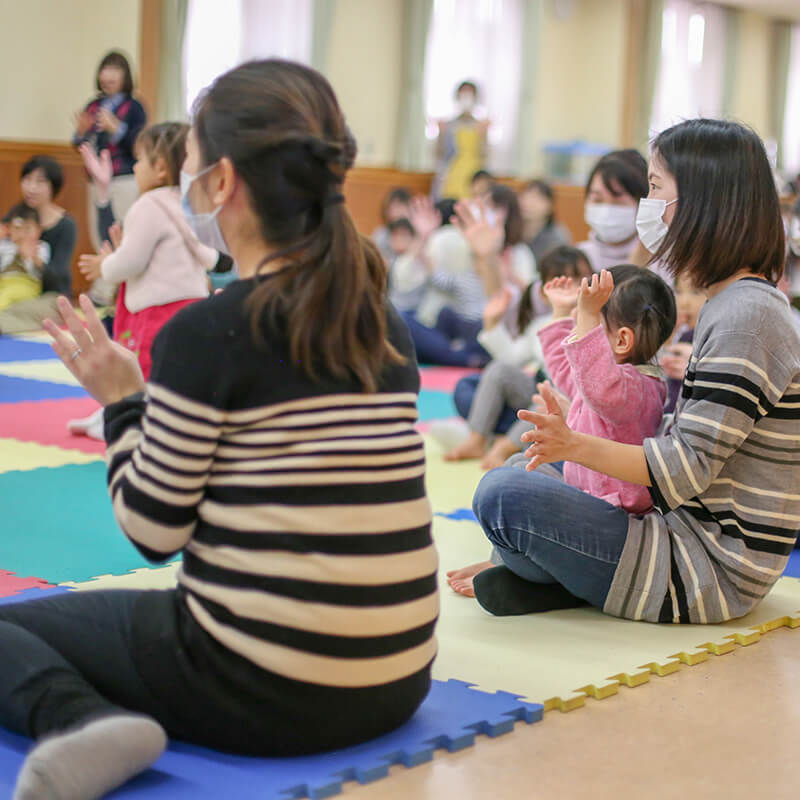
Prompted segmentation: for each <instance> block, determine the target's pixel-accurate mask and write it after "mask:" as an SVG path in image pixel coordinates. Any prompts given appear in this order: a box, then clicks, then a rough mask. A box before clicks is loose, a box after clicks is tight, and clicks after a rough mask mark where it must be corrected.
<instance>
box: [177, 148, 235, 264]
mask: <svg viewBox="0 0 800 800" xmlns="http://www.w3.org/2000/svg"><path fill="white" fill-rule="evenodd" d="M215 166H216V163H214V164H212V165H211V166H209V167H206V168H205V169H203V170H201V171H200V172H198V173H197V174H196V175H190V174H189V173H188V172H184V171H183V170H181V210H182V211H183V216H184V217H186V222H188V223H189V227H190V228H191V229H192V230H193V231H194V235H195V236H196V237H197V240H198V241H199V242H200V243H201V244H204V245H206V246H208V247H211V248H212V249H214V250H216V251H218V252H220V253H224V254H225V255H230V253H229V252H228V245H226V244H225V239H224V237H223V236H222V231H221V230H220V229H219V222H218V221H217V216H218V215H219V212H220V211H222V206H217V207H216V208H215V209H214V210H213V211H208V212H206V213H204V214H195V212H194V211H192V206H191V204H190V203H189V189H191V188H192V184H193V183H194V182H195V181H196V180H197V179H198V178H199V177H200V176H201V175H205V174H206V172H208V171H209V170H212V169H214V167H215Z"/></svg>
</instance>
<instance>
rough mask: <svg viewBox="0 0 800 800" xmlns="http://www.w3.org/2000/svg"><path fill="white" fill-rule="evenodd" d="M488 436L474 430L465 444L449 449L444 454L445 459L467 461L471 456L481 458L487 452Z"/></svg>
mask: <svg viewBox="0 0 800 800" xmlns="http://www.w3.org/2000/svg"><path fill="white" fill-rule="evenodd" d="M486 444H487V443H486V437H485V436H481V435H480V434H479V433H475V432H474V431H473V432H472V433H470V435H469V439H467V441H466V442H464V444H460V445H458V447H454V448H453V449H452V450H448V451H447V452H446V453H445V454H444V460H445V461H465V460H466V459H469V458H480V457H481V456H482V455H483V454H484V453H485V452H486Z"/></svg>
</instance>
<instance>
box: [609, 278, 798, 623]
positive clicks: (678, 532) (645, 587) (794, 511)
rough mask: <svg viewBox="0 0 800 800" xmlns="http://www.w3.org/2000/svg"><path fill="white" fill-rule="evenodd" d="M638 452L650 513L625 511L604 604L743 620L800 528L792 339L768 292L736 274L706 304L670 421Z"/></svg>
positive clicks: (634, 611)
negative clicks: (624, 533)
mask: <svg viewBox="0 0 800 800" xmlns="http://www.w3.org/2000/svg"><path fill="white" fill-rule="evenodd" d="M644 449H645V455H646V458H647V465H648V468H649V471H650V477H651V481H652V487H651V490H650V492H651V494H652V497H653V503H654V505H655V507H656V511H654V512H653V513H651V514H646V515H645V516H643V517H631V521H630V524H629V529H628V538H627V541H626V544H625V549H624V551H623V554H622V559H621V560H620V564H619V567H618V568H617V571H616V573H615V575H614V582H613V584H612V586H611V591H610V592H609V595H608V598H607V600H606V605H605V609H604V610H605V611H606V612H607V613H609V614H614V615H616V616H621V617H628V618H630V619H644V620H649V621H651V622H658V621H660V622H693V623H705V622H721V621H724V620H728V619H734V618H736V617H741V616H743V615H744V614H746V613H747V612H748V611H750V610H751V609H752V608H753V607H754V606H755V605H756V604H757V603H758V602H759V600H761V598H763V597H764V596H765V595H766V594H767V592H769V590H770V588H771V587H772V586H773V584H774V583H775V581H777V580H778V578H779V577H780V576H781V573H782V572H783V570H784V568H785V567H786V562H787V560H788V558H789V553H790V552H791V550H792V548H793V546H794V544H795V541H796V539H797V533H798V530H800V336H798V332H797V329H796V328H795V326H794V323H793V320H792V317H791V314H790V311H789V306H788V303H787V302H786V298H785V297H784V296H783V295H782V294H781V292H780V291H778V289H776V288H775V287H774V286H772V285H771V284H769V283H767V282H766V281H765V280H763V279H762V280H760V279H756V278H745V279H743V280H739V281H736V282H735V283H733V284H732V285H730V286H728V287H727V288H726V289H724V290H723V291H721V292H720V293H719V294H717V295H716V296H715V297H713V298H712V299H711V300H709V301H708V302H707V303H706V305H705V306H704V307H703V310H702V312H701V314H700V318H699V320H698V324H697V328H696V331H695V336H694V342H693V353H692V357H691V360H690V362H689V368H688V370H687V373H686V378H685V380H684V383H683V389H682V395H681V397H680V399H679V401H678V406H677V408H676V410H675V417H674V421H673V423H672V426H671V428H670V429H669V430H668V431H667V433H666V435H664V436H660V437H656V438H654V439H647V440H645V443H644Z"/></svg>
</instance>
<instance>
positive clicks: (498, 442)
mask: <svg viewBox="0 0 800 800" xmlns="http://www.w3.org/2000/svg"><path fill="white" fill-rule="evenodd" d="M518 452H519V448H518V447H517V445H516V444H514V442H512V441H511V439H509V438H508V437H507V436H498V437H497V438H496V439H495V440H494V444H493V445H492V447H491V449H490V450H489V452H488V453H487V454H486V455H485V456H484V457H483V460H482V461H481V469H483V470H487V471H488V470H490V469H495V468H496V467H502V466H503V464H505V463H506V461H508V459H509V458H511V456H513V455H514V454H515V453H518Z"/></svg>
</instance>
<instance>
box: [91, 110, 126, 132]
mask: <svg viewBox="0 0 800 800" xmlns="http://www.w3.org/2000/svg"><path fill="white" fill-rule="evenodd" d="M97 124H98V125H99V127H100V130H103V131H106V133H112V134H113V133H116V132H117V130H118V129H119V126H120V125H121V124H122V123H121V122H120V120H119V118H118V117H117V116H116V115H115V114H114V113H113V112H112V111H109V110H108V109H107V108H101V109H100V110H99V111H98V112H97Z"/></svg>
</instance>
